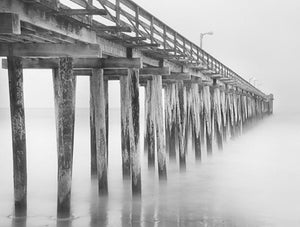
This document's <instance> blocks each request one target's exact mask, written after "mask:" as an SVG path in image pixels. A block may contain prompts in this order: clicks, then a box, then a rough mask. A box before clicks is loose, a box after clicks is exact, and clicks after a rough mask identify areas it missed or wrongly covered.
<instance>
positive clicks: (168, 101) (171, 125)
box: [165, 83, 177, 160]
mask: <svg viewBox="0 0 300 227" xmlns="http://www.w3.org/2000/svg"><path fill="white" fill-rule="evenodd" d="M176 120H177V84H176V83H172V84H167V85H166V89H165V121H166V128H167V129H168V130H167V132H168V133H169V135H168V137H169V141H168V142H169V149H168V151H169V158H170V160H174V159H176V142H177V139H176V138H177V125H176Z"/></svg>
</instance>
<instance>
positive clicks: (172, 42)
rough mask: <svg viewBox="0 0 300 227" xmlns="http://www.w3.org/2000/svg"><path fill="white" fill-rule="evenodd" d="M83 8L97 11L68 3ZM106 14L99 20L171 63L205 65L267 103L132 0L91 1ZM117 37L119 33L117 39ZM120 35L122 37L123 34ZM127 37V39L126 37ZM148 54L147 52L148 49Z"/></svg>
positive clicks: (81, 0) (83, 2)
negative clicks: (169, 57) (122, 28)
mask: <svg viewBox="0 0 300 227" xmlns="http://www.w3.org/2000/svg"><path fill="white" fill-rule="evenodd" d="M70 1H72V2H74V3H76V4H78V5H80V6H81V7H84V8H88V7H89V8H97V7H96V6H95V4H94V5H91V4H90V3H88V2H87V1H86V0H70ZM94 1H97V2H98V3H100V5H101V6H102V7H103V8H104V9H106V10H107V12H108V15H106V16H102V17H104V18H105V19H107V20H110V21H111V22H112V23H115V24H116V26H128V27H130V28H131V29H132V31H133V32H134V33H135V36H136V37H144V38H146V41H143V42H144V43H150V44H159V45H160V46H161V47H159V48H158V50H161V51H162V52H164V53H166V55H170V54H169V53H170V52H171V51H172V52H173V54H172V56H173V57H174V60H180V59H181V60H186V61H187V62H189V63H190V64H192V65H195V66H197V65H201V66H203V65H206V66H207V69H208V70H212V71H214V72H216V73H218V74H220V75H221V76H222V77H223V78H228V79H234V80H235V81H236V82H237V84H238V86H241V88H242V89H244V90H246V91H248V92H251V93H254V94H255V95H258V96H261V97H262V98H264V99H267V98H268V96H267V95H266V94H264V93H263V92H262V91H260V90H259V89H257V88H256V87H254V86H253V85H252V84H250V83H249V82H248V81H246V80H245V79H243V78H242V77H241V76H239V75H238V74H237V73H235V72H234V71H233V70H231V69H230V68H229V67H227V66H225V65H224V64H222V63H221V62H219V61H218V60H217V59H216V58H214V57H213V56H211V55H210V54H208V53H207V52H206V51H204V50H203V49H201V48H200V47H199V46H198V45H196V44H195V43H193V42H191V41H190V40H188V39H187V38H185V37H184V36H183V35H181V34H179V33H178V32H176V31H175V30H174V29H172V28H171V27H170V26H168V25H167V24H165V23H163V22H162V21H161V20H159V19H158V18H157V17H155V16H153V15H152V14H151V13H149V12H148V11H147V10H145V9H144V8H142V7H141V6H139V5H137V4H136V3H135V2H133V1H132V0H114V3H112V2H111V1H109V0H94ZM120 34H121V33H119V35H120ZM123 35H124V34H123ZM127 36H128V35H127ZM150 50H151V49H150ZM156 50H157V49H156Z"/></svg>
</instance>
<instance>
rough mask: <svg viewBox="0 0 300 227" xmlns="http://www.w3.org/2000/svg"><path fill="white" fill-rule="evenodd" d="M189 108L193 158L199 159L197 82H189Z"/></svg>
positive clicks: (199, 133)
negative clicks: (193, 150)
mask: <svg viewBox="0 0 300 227" xmlns="http://www.w3.org/2000/svg"><path fill="white" fill-rule="evenodd" d="M190 91H191V94H190V95H191V108H190V116H191V124H190V125H191V127H192V134H193V135H192V137H193V143H194V144H193V145H194V149H195V158H196V159H197V160H200V159H201V124H202V122H201V121H200V115H201V114H200V110H201V102H200V92H199V85H198V84H191V90H190Z"/></svg>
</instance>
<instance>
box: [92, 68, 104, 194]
mask: <svg viewBox="0 0 300 227" xmlns="http://www.w3.org/2000/svg"><path fill="white" fill-rule="evenodd" d="M90 89H91V97H92V103H91V106H92V109H94V126H93V127H94V128H95V148H96V168H97V176H98V191H99V194H103V195H105V194H107V193H108V186H107V141H106V139H107V131H106V108H105V107H106V102H105V85H104V79H103V70H102V69H93V70H92V76H91V87H90Z"/></svg>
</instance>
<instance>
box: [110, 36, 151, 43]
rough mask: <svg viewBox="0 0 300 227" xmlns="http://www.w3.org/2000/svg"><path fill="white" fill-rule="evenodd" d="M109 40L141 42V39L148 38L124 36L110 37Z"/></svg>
mask: <svg viewBox="0 0 300 227" xmlns="http://www.w3.org/2000/svg"><path fill="white" fill-rule="evenodd" d="M109 40H111V41H122V42H124V41H129V42H139V41H145V40H147V38H146V37H130V36H129V37H126V36H123V37H112V38H109Z"/></svg>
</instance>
